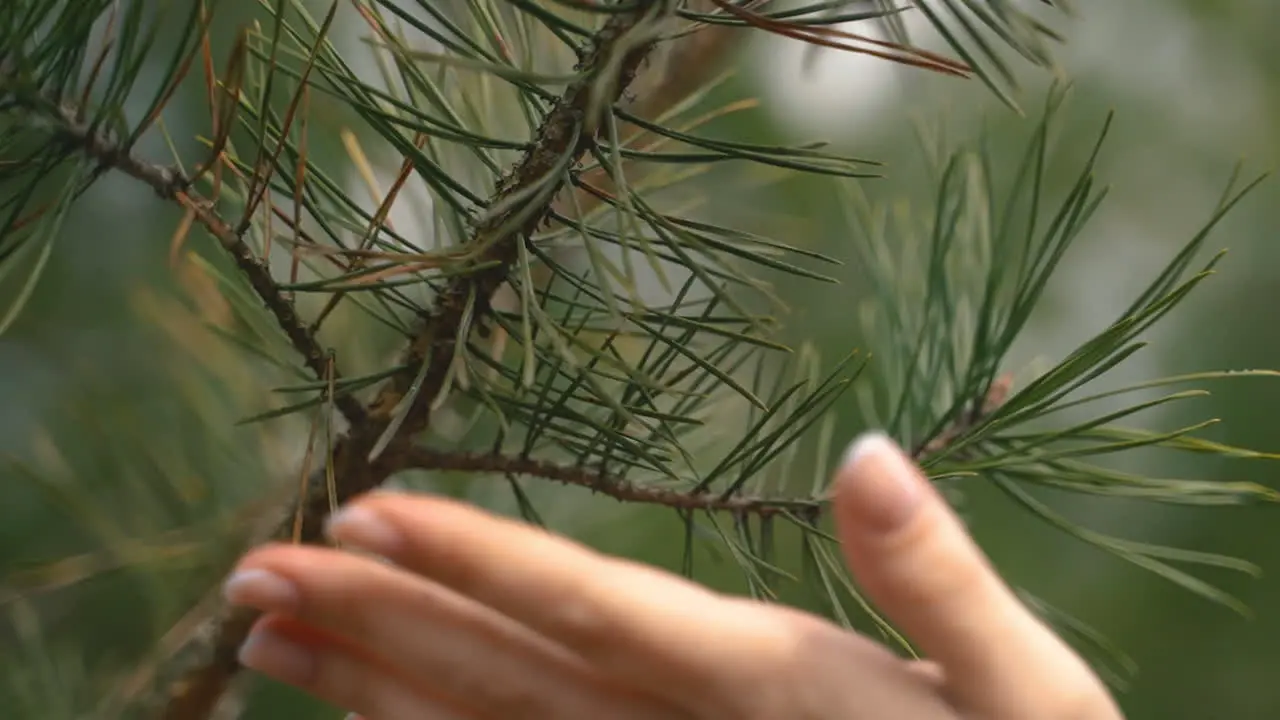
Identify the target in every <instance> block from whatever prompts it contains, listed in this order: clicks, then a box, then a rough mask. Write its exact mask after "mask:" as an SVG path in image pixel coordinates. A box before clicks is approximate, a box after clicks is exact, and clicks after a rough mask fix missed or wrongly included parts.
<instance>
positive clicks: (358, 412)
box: [59, 107, 368, 425]
mask: <svg viewBox="0 0 1280 720" xmlns="http://www.w3.org/2000/svg"><path fill="white" fill-rule="evenodd" d="M76 115H77V110H76V109H75V108H70V107H63V108H62V111H61V118H60V120H61V122H60V127H59V134H60V135H61V136H62V138H63V140H65V141H66V142H67V143H69V144H71V145H73V146H74V147H76V148H77V149H79V150H80V151H81V152H83V153H84V154H85V155H86V156H88V157H89V158H92V159H93V160H96V161H97V162H98V164H99V165H100V166H101V167H103V168H106V169H113V170H119V171H120V172H123V173H125V174H126V175H128V176H130V177H132V178H134V179H135V180H140V181H142V182H143V183H145V184H146V185H147V186H149V187H150V188H151V189H152V190H154V191H155V193H156V194H157V195H159V196H160V197H161V198H164V199H166V200H172V201H174V202H176V203H177V204H178V205H180V206H181V207H182V208H183V209H185V210H187V211H189V212H191V213H192V214H193V215H194V216H195V219H196V221H197V222H199V223H200V224H201V225H202V226H203V227H204V228H205V230H207V231H208V232H209V234H210V235H212V236H213V237H214V238H215V239H216V240H217V241H218V243H219V244H220V245H222V248H223V249H224V250H226V251H227V252H228V253H230V254H231V257H232V258H233V259H234V260H235V263H236V267H238V268H239V269H240V272H242V273H244V276H245V278H246V279H247V280H248V281H249V285H250V286H252V287H253V290H254V292H255V293H257V295H258V297H259V298H260V299H261V300H262V302H263V304H264V305H266V307H267V310H269V311H270V312H271V314H272V315H274V316H275V319H276V323H277V324H278V325H279V326H280V329H281V330H282V331H284V334H285V335H286V336H287V337H288V338H289V343H290V344H291V345H292V346H293V348H294V349H295V350H296V351H297V352H298V353H299V354H301V355H302V359H303V361H304V362H305V363H306V365H307V368H308V369H309V370H311V371H312V372H313V373H315V375H316V377H317V378H319V379H323V378H325V377H327V374H329V373H330V372H332V371H331V368H329V362H328V360H327V356H328V353H327V351H326V350H325V349H324V348H323V347H321V345H320V342H319V340H318V339H317V338H316V336H315V333H313V332H312V330H311V328H310V327H309V326H308V324H307V323H305V322H303V320H302V318H300V317H299V316H298V311H297V309H296V308H294V305H293V303H292V302H290V301H289V299H288V298H286V297H285V295H284V293H283V292H282V291H281V290H280V287H279V284H278V283H277V282H276V281H275V278H273V277H272V276H271V269H270V268H269V267H268V266H267V265H266V264H265V263H263V262H262V261H261V260H259V259H258V257H257V255H255V254H254V252H253V250H252V249H250V247H249V245H248V244H247V243H245V241H244V239H243V238H242V237H241V236H240V235H239V234H237V233H236V232H235V230H234V229H232V227H231V225H230V224H229V223H227V222H226V221H225V220H224V219H223V218H222V216H220V215H219V214H218V212H217V211H216V210H214V208H213V203H212V202H210V201H209V200H208V199H206V198H204V197H203V196H201V195H200V194H199V193H196V192H194V191H192V190H191V188H190V187H189V186H188V185H189V183H188V180H187V178H186V177H184V176H183V174H182V172H181V171H179V170H178V169H176V168H173V167H167V166H163V165H157V164H154V163H150V162H147V161H145V160H142V159H140V158H138V157H137V156H135V155H134V154H133V153H131V152H129V151H128V150H127V149H126V148H123V147H121V146H120V144H119V143H117V142H116V141H115V140H114V139H112V138H111V137H109V136H107V135H106V134H105V133H104V132H103V131H101V130H95V129H93V128H92V127H90V126H88V125H86V124H85V123H83V122H81V121H80V120H78V119H77V117H76ZM334 403H335V405H336V406H337V408H338V410H339V411H340V412H341V413H342V415H343V417H345V418H346V420H347V422H348V423H350V424H351V425H355V424H357V423H363V422H364V421H365V420H366V419H367V417H366V416H367V415H368V413H367V411H366V410H365V408H364V406H362V405H361V404H360V401H359V400H357V399H355V398H354V397H352V396H350V395H345V394H343V395H338V396H337V397H335V398H334Z"/></svg>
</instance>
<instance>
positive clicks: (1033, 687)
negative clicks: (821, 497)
mask: <svg viewBox="0 0 1280 720" xmlns="http://www.w3.org/2000/svg"><path fill="white" fill-rule="evenodd" d="M835 504H836V518H837V524H838V532H839V536H840V539H841V543H842V545H843V548H844V553H845V557H846V559H847V561H848V564H849V567H850V569H851V570H852V572H853V574H854V577H855V578H856V579H857V581H858V582H859V583H860V584H861V585H862V587H863V588H864V589H865V590H866V592H867V594H868V595H869V596H870V597H871V599H872V600H873V601H874V602H875V603H876V604H877V605H878V606H879V607H880V608H881V609H882V610H883V612H884V613H885V614H886V615H887V616H888V617H889V618H890V619H891V620H893V621H894V622H895V623H897V624H898V625H900V626H901V627H902V629H903V630H904V631H905V633H906V634H907V636H908V637H909V638H911V639H912V640H913V641H914V642H915V643H916V644H917V645H918V646H919V647H920V648H921V649H922V650H923V651H924V652H925V654H926V655H927V656H929V657H930V658H931V659H933V660H935V661H936V662H937V663H938V664H939V665H941V667H942V669H943V672H944V673H945V675H946V677H947V680H948V687H949V688H950V689H951V690H952V691H954V692H956V693H959V694H960V695H961V696H962V697H960V698H959V699H960V700H961V701H962V703H963V704H964V705H965V706H966V707H971V708H976V707H980V708H984V709H985V710H989V711H990V712H992V713H995V714H996V715H997V716H998V715H999V714H1000V713H1007V712H1010V711H1012V712H1023V713H1026V712H1029V711H1030V709H1031V708H1042V707H1045V705H1044V703H1045V701H1046V698H1045V695H1044V693H1045V692H1046V691H1047V690H1050V691H1052V690H1057V689H1058V688H1064V687H1065V688H1067V689H1068V692H1071V693H1077V694H1082V693H1086V692H1095V694H1098V693H1100V695H1101V697H1102V698H1106V693H1105V691H1104V690H1101V685H1100V683H1098V682H1097V680H1096V678H1095V677H1094V676H1093V674H1092V672H1091V671H1090V670H1089V669H1088V668H1087V666H1085V665H1084V663H1083V661H1081V660H1080V659H1079V658H1078V657H1077V656H1076V655H1075V653H1074V652H1072V651H1071V650H1070V649H1069V648H1068V647H1067V646H1066V645H1065V644H1064V643H1063V642H1062V641H1061V640H1059V639H1058V637H1057V636H1056V635H1054V634H1053V633H1052V632H1051V631H1050V630H1049V629H1048V627H1047V626H1045V625H1044V624H1043V623H1042V622H1041V621H1040V620H1039V619H1038V618H1037V617H1035V616H1034V615H1033V614H1032V613H1031V612H1030V611H1029V610H1028V609H1027V608H1026V607H1025V606H1024V605H1023V604H1022V603H1021V602H1020V601H1019V600H1018V599H1017V597H1016V596H1015V595H1014V593H1013V591H1012V590H1010V588H1009V587H1008V586H1007V585H1006V584H1005V583H1004V582H1003V581H1002V580H1001V579H1000V577H999V575H998V574H997V573H996V572H995V570H994V569H993V568H992V566H991V564H990V563H989V562H988V560H987V559H986V557H985V556H984V555H983V553H982V552H981V550H979V548H978V546H977V545H976V544H975V543H974V542H973V540H972V539H971V538H970V537H969V534H968V533H967V532H966V531H965V528H964V526H963V524H962V523H961V522H960V520H959V518H958V517H956V516H955V514H954V513H953V512H952V511H951V508H950V506H949V505H947V503H946V501H945V500H943V498H942V496H941V495H940V494H939V493H938V492H937V491H936V490H934V489H933V487H932V486H931V485H930V484H929V482H928V481H927V479H926V478H925V477H924V474H923V473H922V472H921V471H920V470H919V468H918V467H916V465H915V464H914V463H912V462H911V461H910V460H909V459H908V458H907V457H906V455H905V454H904V453H903V452H902V451H901V450H900V449H899V448H898V447H897V445H896V444H894V443H893V442H892V441H891V440H889V439H888V438H887V437H885V436H884V435H880V434H878V433H877V434H869V435H867V436H864V437H863V438H861V439H859V440H858V441H857V442H855V443H854V445H853V447H851V448H850V451H849V454H848V458H847V460H846V462H845V464H844V466H843V467H842V468H841V469H840V470H839V472H838V477H837V479H836V498H835ZM1108 702H1109V701H1108ZM1035 716H1036V715H1023V717H1035ZM1099 717H1104V716H1099Z"/></svg>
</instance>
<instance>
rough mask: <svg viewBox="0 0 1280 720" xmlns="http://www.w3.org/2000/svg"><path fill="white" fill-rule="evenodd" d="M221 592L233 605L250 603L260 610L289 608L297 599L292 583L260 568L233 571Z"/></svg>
mask: <svg viewBox="0 0 1280 720" xmlns="http://www.w3.org/2000/svg"><path fill="white" fill-rule="evenodd" d="M222 594H223V596H224V597H226V599H227V601H228V602H231V603H233V604H235V605H252V606H253V607H256V608H258V609H260V610H278V611H283V610H291V609H293V608H295V607H297V605H298V599H299V595H298V588H297V587H295V586H294V584H293V583H291V582H289V581H288V580H286V579H285V578H283V577H280V576H279V575H277V574H275V573H273V572H271V571H269V570H263V569H261V568H251V569H249V570H240V571H238V572H236V573H233V574H232V575H231V577H229V578H227V582H226V584H224V585H223V586H222Z"/></svg>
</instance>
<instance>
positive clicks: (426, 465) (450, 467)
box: [404, 448, 824, 516]
mask: <svg viewBox="0 0 1280 720" xmlns="http://www.w3.org/2000/svg"><path fill="white" fill-rule="evenodd" d="M404 461H405V463H406V468H410V467H412V468H418V469H422V470H446V471H453V472H475V473H495V474H502V475H527V476H530V477H536V478H541V479H543V480H551V481H553V482H558V483H561V484H564V485H573V486H576V487H583V488H587V489H589V490H591V491H592V492H596V493H600V494H602V495H607V496H609V497H611V498H614V499H615V500H618V501H620V502H625V503H640V504H644V505H661V506H663V507H668V508H672V509H675V510H686V511H687V510H696V511H711V512H730V513H739V514H753V515H761V516H768V515H773V514H775V513H778V512H786V511H805V512H806V513H813V512H816V511H818V510H820V509H821V507H822V505H823V503H824V501H822V500H820V499H809V498H771V497H753V496H749V495H731V496H728V497H724V496H722V495H719V494H712V493H693V492H681V491H679V490H675V489H671V488H663V487H645V486H643V485H639V484H637V483H633V482H630V481H628V480H625V479H622V478H615V477H610V476H607V475H602V474H600V473H598V472H595V471H593V470H590V469H587V468H583V467H573V466H565V465H559V464H556V463H553V462H547V461H544V460H537V459H535V458H529V457H508V456H504V455H487V454H481V453H462V452H439V451H436V450H426V449H422V448H416V449H414V450H413V451H411V452H409V453H408V454H406V455H405V456H404Z"/></svg>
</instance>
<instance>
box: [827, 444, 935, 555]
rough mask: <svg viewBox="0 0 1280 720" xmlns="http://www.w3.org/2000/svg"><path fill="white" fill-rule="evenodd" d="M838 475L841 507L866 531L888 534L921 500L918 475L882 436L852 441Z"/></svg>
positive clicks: (909, 463)
mask: <svg viewBox="0 0 1280 720" xmlns="http://www.w3.org/2000/svg"><path fill="white" fill-rule="evenodd" d="M841 474H842V475H843V479H842V481H841V483H840V487H839V494H840V495H842V496H843V498H842V499H841V501H840V502H841V505H842V506H843V507H844V510H845V511H847V512H849V513H851V514H853V515H854V516H855V517H856V518H857V520H858V521H860V522H861V523H862V524H863V526H864V527H866V528H867V529H869V530H874V531H877V532H888V531H891V530H893V529H895V528H898V527H901V526H902V525H903V524H904V523H906V522H907V520H909V519H910V518H911V516H912V515H913V514H914V513H915V510H916V508H917V507H918V506H919V505H920V502H921V500H922V499H923V498H924V487H923V485H922V484H921V478H920V472H919V471H918V470H917V469H916V468H915V465H914V464H913V463H912V462H911V460H910V459H909V458H908V457H907V456H906V454H904V453H903V452H902V450H901V448H899V447H898V444H897V443H895V442H894V441H893V440H891V439H889V436H887V435H885V434H884V433H882V432H868V433H864V434H862V435H860V436H858V437H857V438H855V439H854V441H853V443H852V444H851V445H849V450H848V451H847V452H846V453H845V456H844V468H843V469H842V470H841Z"/></svg>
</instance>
